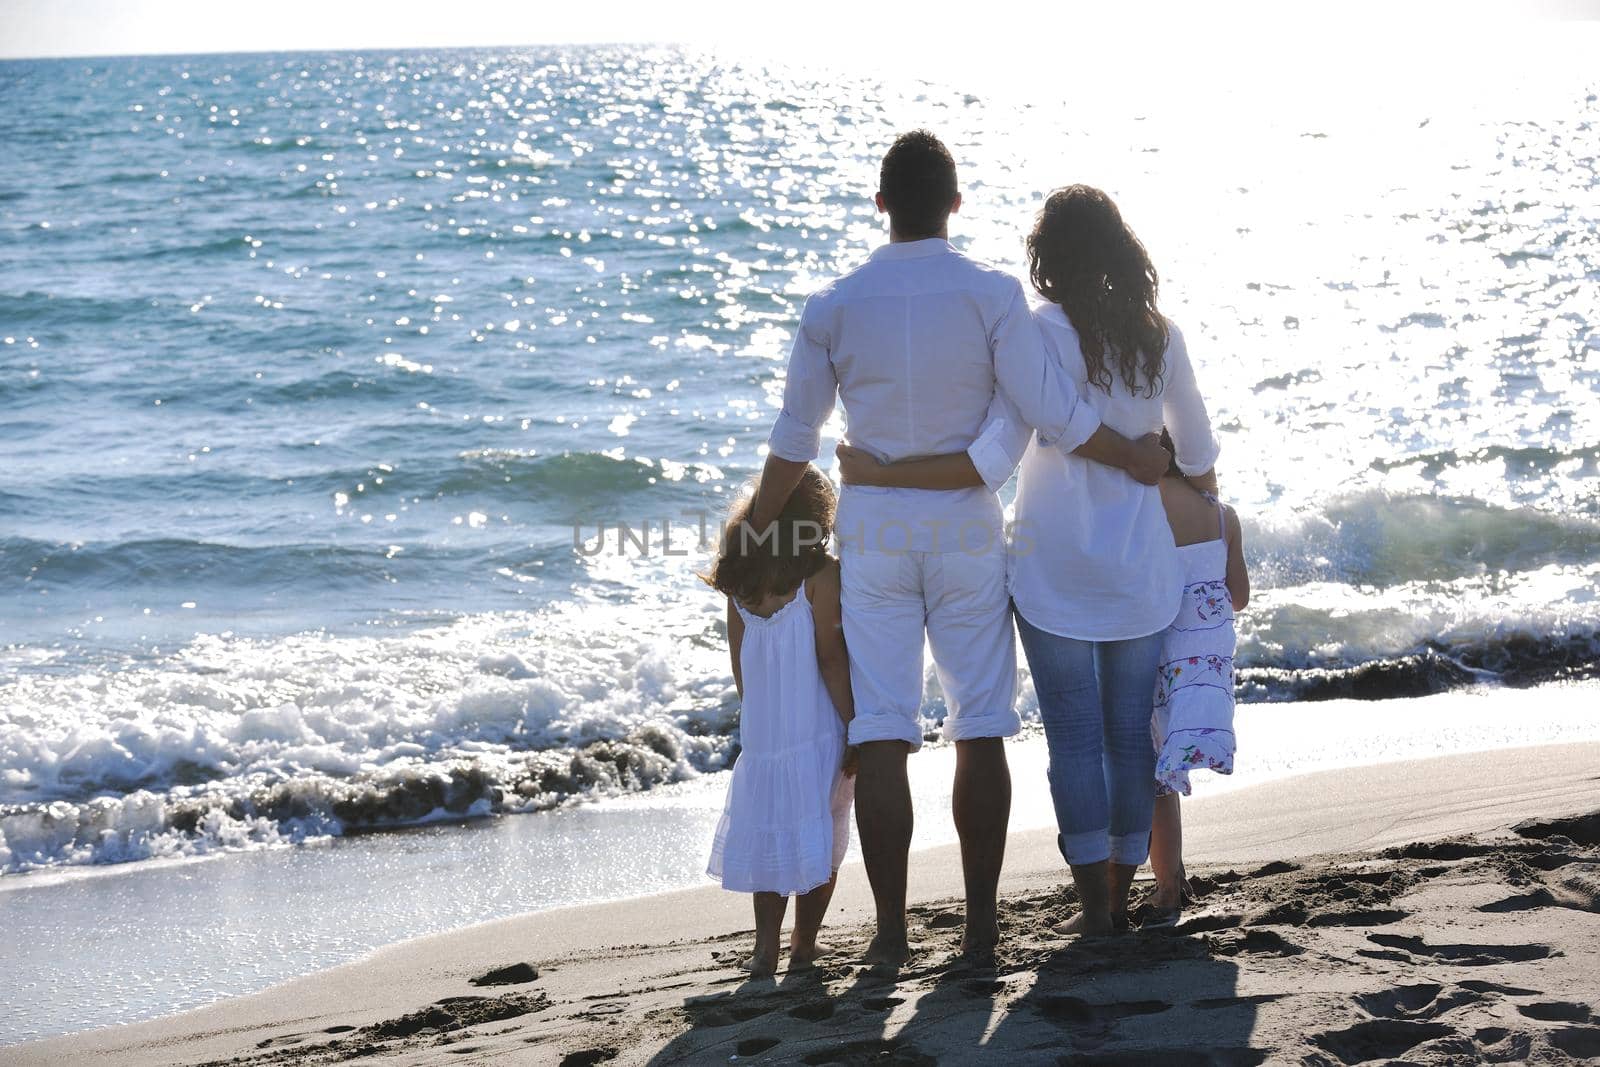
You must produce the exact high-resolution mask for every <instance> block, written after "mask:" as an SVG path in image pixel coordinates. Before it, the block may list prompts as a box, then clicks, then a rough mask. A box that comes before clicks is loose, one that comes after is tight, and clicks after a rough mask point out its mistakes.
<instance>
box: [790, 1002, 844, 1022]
mask: <svg viewBox="0 0 1600 1067" xmlns="http://www.w3.org/2000/svg"><path fill="white" fill-rule="evenodd" d="M833 1010H834V1009H833V1004H832V1003H831V1002H830V1001H826V1000H814V1001H812V1002H811V1003H809V1004H799V1005H796V1006H795V1007H793V1008H790V1009H789V1014H790V1015H791V1016H792V1017H794V1018H796V1019H803V1020H805V1021H806V1022H808V1023H820V1022H822V1021H823V1020H825V1019H831V1018H833Z"/></svg>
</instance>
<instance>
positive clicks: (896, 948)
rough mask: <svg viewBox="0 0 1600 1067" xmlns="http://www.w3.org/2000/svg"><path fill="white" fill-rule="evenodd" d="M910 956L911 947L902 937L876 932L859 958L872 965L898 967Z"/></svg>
mask: <svg viewBox="0 0 1600 1067" xmlns="http://www.w3.org/2000/svg"><path fill="white" fill-rule="evenodd" d="M910 958H911V948H910V946H909V945H907V944H906V939H905V938H904V937H889V936H886V935H884V934H881V933H880V934H876V935H874V936H873V938H872V943H871V944H870V945H868V946H867V951H865V952H863V953H862V954H861V959H862V961H863V962H864V963H867V964H869V965H871V966H874V967H899V966H900V965H901V964H903V963H905V962H906V961H907V960H909V959H910Z"/></svg>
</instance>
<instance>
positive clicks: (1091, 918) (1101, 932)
mask: <svg viewBox="0 0 1600 1067" xmlns="http://www.w3.org/2000/svg"><path fill="white" fill-rule="evenodd" d="M1112 929H1113V926H1112V923H1111V915H1110V914H1109V913H1101V914H1098V915H1090V914H1089V913H1088V912H1085V911H1080V912H1078V914H1076V915H1074V916H1073V917H1072V918H1070V919H1068V920H1067V921H1066V922H1064V923H1062V924H1061V925H1060V926H1058V927H1056V933H1058V934H1060V935H1061V936H1062V937H1104V936H1105V935H1106V934H1109V933H1111V931H1112Z"/></svg>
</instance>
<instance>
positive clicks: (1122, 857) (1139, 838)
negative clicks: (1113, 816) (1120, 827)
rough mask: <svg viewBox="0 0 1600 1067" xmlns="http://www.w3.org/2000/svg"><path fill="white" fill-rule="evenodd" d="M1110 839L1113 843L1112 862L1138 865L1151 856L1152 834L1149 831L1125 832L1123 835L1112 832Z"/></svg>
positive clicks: (1130, 865) (1129, 865) (1132, 865)
mask: <svg viewBox="0 0 1600 1067" xmlns="http://www.w3.org/2000/svg"><path fill="white" fill-rule="evenodd" d="M1109 840H1110V843H1111V862H1112V863H1121V864H1123V865H1124V866H1128V867H1137V866H1139V865H1140V864H1142V863H1144V861H1145V860H1147V859H1149V858H1150V835H1149V834H1148V833H1142V834H1124V835H1123V836H1121V837H1118V836H1117V835H1115V834H1112V835H1111V837H1110V838H1109Z"/></svg>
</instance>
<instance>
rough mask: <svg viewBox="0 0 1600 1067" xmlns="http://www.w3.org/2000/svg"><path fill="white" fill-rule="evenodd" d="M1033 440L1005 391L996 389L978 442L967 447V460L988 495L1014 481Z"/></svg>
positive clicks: (979, 433) (1031, 433)
mask: <svg viewBox="0 0 1600 1067" xmlns="http://www.w3.org/2000/svg"><path fill="white" fill-rule="evenodd" d="M1032 439H1033V429H1032V428H1031V427H1029V426H1028V424H1027V423H1026V422H1024V421H1023V420H1022V415H1021V413H1020V412H1018V411H1017V406H1016V405H1015V404H1013V403H1012V402H1011V400H1010V398H1009V397H1007V396H1006V394H1005V392H1004V390H1001V389H996V390H995V392H994V398H993V399H992V400H990V401H989V414H988V416H987V417H986V418H985V419H984V420H983V427H982V429H980V430H979V431H978V437H977V440H975V441H973V442H972V444H970V445H968V446H967V458H968V459H970V460H972V465H973V467H975V468H976V469H977V471H978V476H979V477H980V478H982V479H983V484H984V485H986V486H988V487H989V491H990V492H993V493H998V492H999V491H1000V490H1001V489H1002V488H1003V487H1004V486H1005V484H1006V482H1008V481H1010V480H1011V474H1012V472H1013V471H1015V470H1016V469H1017V464H1019V463H1021V462H1022V455H1023V453H1024V452H1026V451H1027V449H1028V442H1029V441H1031V440H1032Z"/></svg>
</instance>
